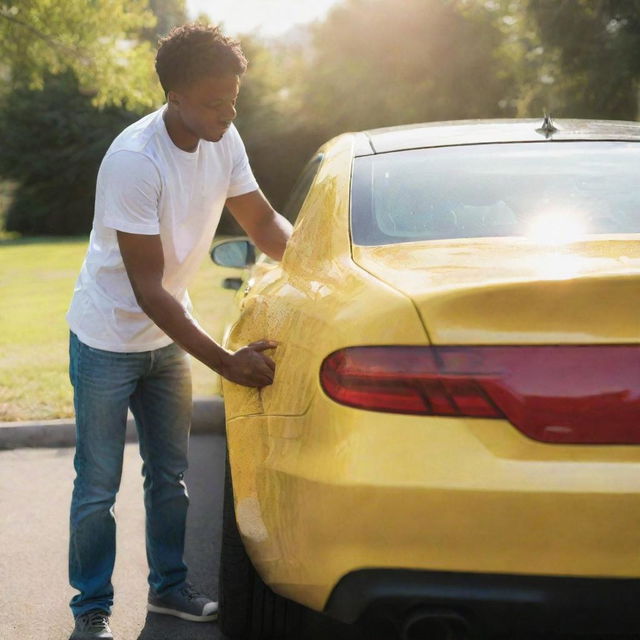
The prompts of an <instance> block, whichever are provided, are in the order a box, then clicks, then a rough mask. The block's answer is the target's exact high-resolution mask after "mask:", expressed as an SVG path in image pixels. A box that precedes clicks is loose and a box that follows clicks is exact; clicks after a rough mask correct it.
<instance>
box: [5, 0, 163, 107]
mask: <svg viewBox="0 0 640 640" xmlns="http://www.w3.org/2000/svg"><path fill="white" fill-rule="evenodd" d="M154 24H155V18H154V15H153V14H152V13H151V11H149V10H148V8H147V0H92V1H91V2H87V1H86V0H65V2H58V1H57V0H0V57H1V58H2V60H3V63H4V64H5V65H6V66H7V67H8V69H9V74H10V83H9V88H12V89H13V88H17V87H24V86H29V87H31V88H39V87H40V88H41V87H42V86H43V83H44V78H45V76H46V75H47V74H49V73H53V74H56V73H61V72H63V71H65V70H67V69H70V70H72V71H73V72H74V73H75V75H76V77H77V78H78V81H79V84H80V86H81V87H82V88H83V90H84V91H87V92H91V94H92V97H93V100H94V103H95V104H96V105H105V104H120V105H124V104H126V105H128V106H129V107H132V108H135V107H140V106H151V105H152V104H154V103H156V102H158V101H159V100H160V99H161V97H162V94H161V93H160V91H159V89H158V87H157V83H156V81H155V78H154V74H153V51H152V47H151V45H150V43H149V42H147V41H144V40H140V39H139V38H138V35H139V33H140V32H141V30H143V29H145V28H150V27H152V26H153V25H154Z"/></svg>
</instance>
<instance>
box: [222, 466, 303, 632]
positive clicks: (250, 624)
mask: <svg viewBox="0 0 640 640" xmlns="http://www.w3.org/2000/svg"><path fill="white" fill-rule="evenodd" d="M218 598H219V601H220V602H219V604H220V613H219V622H220V629H221V631H222V632H223V633H224V634H225V635H226V636H228V637H229V638H234V639H238V640H286V639H289V638H298V637H299V636H298V635H297V633H298V631H299V629H300V625H301V621H302V611H303V607H302V606H301V605H299V604H298V603H296V602H292V601H291V600H288V599H287V598H283V597H282V596H279V595H278V594H276V593H274V592H273V591H272V590H271V589H269V587H268V586H267V585H266V584H265V583H264V582H263V581H262V579H261V578H260V576H259V575H258V573H257V571H256V570H255V569H254V567H253V564H251V560H250V559H249V556H248V555H247V552H246V551H245V548H244V544H243V543H242V538H241V537H240V532H239V531H238V525H237V523H236V516H235V508H234V503H233V488H232V484H231V469H230V467H229V456H228V454H227V459H226V463H225V478H224V509H223V516H222V548H221V553H220V577H219V586H218Z"/></svg>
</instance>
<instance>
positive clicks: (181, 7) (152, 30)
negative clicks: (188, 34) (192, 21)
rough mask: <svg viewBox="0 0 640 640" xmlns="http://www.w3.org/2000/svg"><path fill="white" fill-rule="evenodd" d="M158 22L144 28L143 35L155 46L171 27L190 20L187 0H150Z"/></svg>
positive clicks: (150, 7) (150, 5) (150, 6)
mask: <svg viewBox="0 0 640 640" xmlns="http://www.w3.org/2000/svg"><path fill="white" fill-rule="evenodd" d="M149 9H151V11H152V12H153V15H155V17H156V24H155V25H153V26H151V27H147V28H145V29H143V31H142V37H143V38H144V39H145V40H148V41H149V42H150V43H151V45H152V46H153V47H155V46H156V45H157V43H158V40H159V39H160V38H163V37H164V36H166V35H167V34H168V33H169V31H171V29H172V28H173V27H175V26H177V25H180V24H184V23H185V22H187V21H188V16H187V9H186V5H185V0H149Z"/></svg>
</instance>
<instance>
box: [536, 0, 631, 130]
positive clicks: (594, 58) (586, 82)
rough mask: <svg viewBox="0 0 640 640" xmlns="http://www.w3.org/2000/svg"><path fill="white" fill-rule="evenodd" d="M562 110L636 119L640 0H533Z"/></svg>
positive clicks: (578, 113) (542, 41)
mask: <svg viewBox="0 0 640 640" xmlns="http://www.w3.org/2000/svg"><path fill="white" fill-rule="evenodd" d="M526 9H527V11H528V12H529V15H530V17H531V19H532V20H533V22H534V23H535V25H536V27H537V30H538V33H539V37H540V40H541V44H542V45H543V47H544V48H545V51H547V54H548V56H549V57H551V58H552V59H553V58H555V59H556V61H557V64H556V75H555V77H554V82H553V85H554V86H553V95H554V98H555V101H556V104H557V105H558V108H559V109H561V110H562V113H563V115H567V116H575V117H591V118H620V119H627V120H633V119H635V118H636V117H637V115H638V83H639V80H640V55H639V54H640V1H639V0H571V1H568V0H528V2H527V4H526Z"/></svg>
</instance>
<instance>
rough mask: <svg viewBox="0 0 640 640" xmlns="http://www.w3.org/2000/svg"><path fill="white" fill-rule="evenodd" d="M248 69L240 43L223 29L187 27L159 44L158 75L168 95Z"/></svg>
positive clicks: (174, 29) (171, 33)
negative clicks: (225, 33)
mask: <svg viewBox="0 0 640 640" xmlns="http://www.w3.org/2000/svg"><path fill="white" fill-rule="evenodd" d="M246 70H247V59H246V58H245V57H244V54H243V53H242V49H241V47H240V42H239V41H238V40H234V39H233V38H229V37H228V36H225V35H224V34H223V33H222V32H221V31H220V28H219V27H214V26H212V25H204V24H197V23H195V24H184V25H182V26H180V27H174V28H173V29H171V31H170V32H169V35H167V37H166V38H162V39H161V40H160V41H159V43H158V52H157V54H156V72H157V73H158V78H159V79H160V84H161V85H162V88H163V89H164V93H165V95H167V94H168V93H169V91H171V90H180V89H184V88H185V87H187V86H189V85H190V84H191V83H193V82H194V81H196V80H199V79H200V78H203V77H208V76H223V75H227V74H235V75H238V76H240V75H242V74H243V73H244V72H245V71H246Z"/></svg>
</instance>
